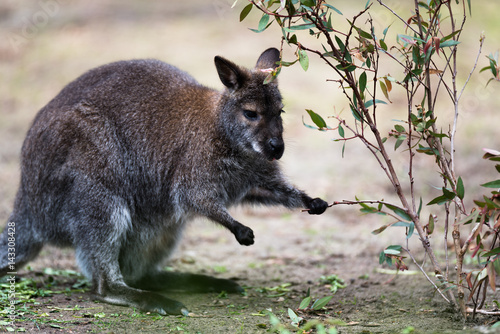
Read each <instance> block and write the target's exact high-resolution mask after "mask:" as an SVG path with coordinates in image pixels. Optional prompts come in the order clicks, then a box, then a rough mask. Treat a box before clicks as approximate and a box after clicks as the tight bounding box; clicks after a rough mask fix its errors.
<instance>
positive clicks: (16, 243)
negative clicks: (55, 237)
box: [0, 213, 43, 277]
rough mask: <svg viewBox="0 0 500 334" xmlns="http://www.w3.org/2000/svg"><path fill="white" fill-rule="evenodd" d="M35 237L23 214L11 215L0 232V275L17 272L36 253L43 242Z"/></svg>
mask: <svg viewBox="0 0 500 334" xmlns="http://www.w3.org/2000/svg"><path fill="white" fill-rule="evenodd" d="M36 237H37V233H35V232H34V231H32V228H31V226H30V225H29V221H28V220H27V219H26V218H24V217H23V215H18V214H16V213H13V214H12V215H11V217H10V219H9V220H8V221H7V224H6V225H5V228H4V230H3V232H2V233H1V234H0V254H1V258H0V277H2V276H5V275H6V274H7V273H9V272H17V271H18V270H19V269H21V268H22V267H23V266H24V265H25V264H26V263H27V262H29V261H31V260H33V259H34V258H35V257H36V256H37V255H38V253H39V252H40V250H41V249H42V247H43V242H42V241H40V240H36Z"/></svg>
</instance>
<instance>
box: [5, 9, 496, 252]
mask: <svg viewBox="0 0 500 334" xmlns="http://www.w3.org/2000/svg"><path fill="white" fill-rule="evenodd" d="M233 2H234V0H189V1H139V0H85V1H84V0H36V1H34V0H33V1H31V0H3V1H2V2H1V3H0V34H1V35H0V185H1V186H0V220H1V221H2V224H4V222H5V221H6V220H7V219H8V215H9V213H10V210H11V209H12V203H13V199H14V196H15V192H16V191H17V185H18V180H19V152H20V150H21V145H22V142H23V139H24V136H25V134H26V131H27V130H28V128H29V126H30V124H31V122H32V120H33V118H34V116H35V114H36V113H37V111H38V110H39V109H40V108H41V107H43V106H44V105H45V104H46V103H47V102H48V101H49V100H50V99H51V98H53V97H54V96H55V95H56V94H57V93H58V92H59V91H60V90H61V89H62V87H63V86H64V85H66V84H67V83H68V82H70V81H71V80H73V79H75V78H76V77H77V76H79V75H80V74H82V73H83V72H85V71H87V70H89V69H91V68H93V67H96V66H99V65H102V64H105V63H108V62H112V61H116V60H123V59H134V58H157V59H160V60H163V61H165V62H168V63H170V64H173V65H175V66H177V67H179V68H181V69H183V70H185V71H187V72H189V73H190V74H191V75H192V76H194V77H195V78H197V79H198V80H199V81H200V82H201V83H202V84H205V85H208V86H210V87H214V88H216V89H222V84H221V83H220V81H219V79H218V76H217V73H216V71H215V67H214V65H213V58H214V56H215V55H221V56H224V57H226V58H228V59H230V60H233V61H234V62H236V63H238V64H240V65H243V66H247V67H253V65H254V64H255V62H256V60H257V58H258V56H259V55H260V53H261V52H262V51H263V50H265V49H266V48H268V47H271V46H274V47H278V48H279V46H280V40H281V31H280V30H279V29H278V27H277V26H275V25H273V26H271V27H270V28H269V29H268V30H266V31H265V32H262V33H259V34H257V33H254V32H252V31H250V30H249V28H256V27H257V23H258V20H259V18H260V13H258V11H257V10H255V9H254V10H253V11H252V12H251V14H250V15H249V17H247V19H246V20H245V21H243V22H242V23H240V22H239V13H240V11H241V9H242V8H243V7H244V6H246V5H247V4H248V2H247V1H245V0H239V1H237V3H236V4H235V5H234V7H233V8H232V5H233ZM406 2H408V4H406ZM406 2H404V1H396V0H388V1H385V3H386V4H387V5H388V6H390V7H392V8H393V9H394V10H396V11H397V12H398V14H399V15H401V16H402V17H403V18H404V19H407V18H408V17H410V16H411V15H412V14H411V12H410V10H409V8H405V6H406V5H411V3H412V2H411V1H406ZM331 3H332V4H333V5H334V6H335V7H336V8H338V9H339V10H341V11H342V12H343V14H344V16H340V15H337V16H334V20H335V21H334V26H338V27H344V26H345V25H346V22H345V20H346V19H347V18H351V17H352V15H354V14H356V13H357V12H359V11H360V10H361V9H363V8H364V5H365V3H366V1H346V0H342V1H332V2H331ZM472 3H473V7H472V17H470V18H469V19H468V21H467V23H466V26H465V28H464V32H463V33H462V38H461V41H462V45H461V48H460V52H462V53H461V55H460V56H459V57H460V68H459V69H458V70H459V73H460V76H459V87H461V85H463V83H464V82H465V80H466V78H467V75H468V73H469V71H470V69H471V68H472V66H473V64H474V62H475V59H476V53H477V50H478V46H479V38H480V35H481V33H482V32H484V33H485V35H486V41H485V44H484V46H483V52H482V54H481V56H480V57H479V63H478V69H477V70H476V73H475V75H474V76H473V78H472V79H471V81H470V82H469V85H468V87H467V89H466V91H465V93H464V96H463V98H462V102H463V103H462V106H461V110H460V119H459V123H458V133H457V144H456V149H457V152H456V154H457V163H456V165H457V175H461V176H462V178H463V179H464V183H465V186H466V200H467V201H468V202H467V203H468V206H467V207H468V209H471V208H472V205H471V203H472V202H471V201H472V199H474V198H478V197H480V196H481V194H488V193H489V191H488V190H486V191H485V190H484V189H481V188H480V187H479V186H478V184H480V183H485V182H487V181H490V180H492V179H494V178H495V177H496V175H495V174H496V172H495V170H494V166H493V165H492V164H491V163H489V162H487V161H484V160H482V159H481V157H482V155H483V152H482V150H481V149H482V148H483V147H488V148H492V149H497V150H499V149H500V136H499V126H500V110H499V107H500V94H499V93H500V90H499V88H500V86H499V83H498V82H491V83H490V84H489V85H488V86H487V87H486V82H487V81H488V79H489V77H490V75H489V73H486V72H483V73H479V71H478V70H479V69H480V68H481V67H483V66H487V65H488V61H487V59H486V56H487V55H488V54H489V53H494V52H495V51H496V50H497V49H498V48H500V23H499V22H500V21H499V20H498V14H497V13H498V8H499V5H498V4H497V3H496V2H494V1H472ZM372 16H373V18H374V23H375V28H376V29H378V30H377V31H379V32H380V31H381V30H382V29H383V28H384V27H387V26H389V25H391V24H392V25H391V28H390V30H389V35H391V34H392V35H393V36H395V35H396V33H405V31H404V28H403V26H402V24H401V22H399V21H398V20H397V19H396V18H394V17H393V16H391V15H390V13H389V12H388V11H387V9H385V8H383V7H382V6H380V5H379V4H378V3H374V4H373V12H372ZM362 23H363V24H364V23H365V22H364V21H363V22H362ZM305 34H307V33H305ZM306 40H308V39H306ZM310 41H311V43H317V42H315V41H314V40H310ZM317 45H319V44H316V45H314V46H317ZM318 48H320V46H318ZM294 51H295V48H289V47H287V46H285V60H287V61H292V60H294V59H295V56H294ZM384 70H385V71H387V73H391V75H393V76H401V73H400V72H401V70H400V69H397V68H386V69H384ZM387 73H381V75H384V74H387ZM328 79H336V78H335V76H334V73H332V72H331V71H329V70H328V68H327V67H326V66H325V65H324V64H323V63H322V61H321V60H319V59H317V58H315V57H314V56H310V66H309V70H308V71H307V72H304V71H303V70H302V69H301V68H300V66H298V64H297V66H294V67H291V68H284V69H283V71H282V73H281V74H280V77H279V83H280V87H281V91H282V94H283V96H284V100H285V105H286V107H285V110H286V113H285V114H284V121H285V132H286V134H285V135H286V144H287V149H286V153H285V156H284V158H283V162H282V163H283V168H284V170H285V172H286V174H287V175H288V176H289V178H290V179H291V180H292V181H293V183H295V184H297V185H298V186H299V187H301V188H303V189H304V190H306V191H307V192H309V193H310V194H311V195H313V196H321V197H323V198H325V199H327V200H328V201H329V202H333V201H334V200H342V199H354V196H356V195H357V196H358V197H359V198H363V199H382V198H385V199H388V198H392V195H391V191H392V187H391V185H390V184H389V182H388V181H387V179H386V177H385V175H384V174H383V172H382V171H381V170H380V168H378V165H377V163H376V161H375V160H374V159H373V157H372V156H370V155H369V154H368V152H367V151H366V149H364V147H363V146H362V145H361V144H360V143H357V142H354V141H353V142H348V143H347V146H346V151H345V157H344V158H342V153H341V151H342V144H341V143H337V142H333V141H332V139H335V138H337V136H338V134H337V132H336V131H331V132H318V131H314V130H311V129H307V128H306V127H304V126H303V124H302V118H304V120H305V121H307V122H308V123H311V122H310V121H309V119H308V117H307V113H306V112H305V109H306V108H307V109H312V110H314V111H315V112H317V113H319V114H321V115H322V116H323V117H324V118H325V119H327V117H328V116H331V115H336V114H338V113H341V112H342V111H344V114H345V115H346V117H349V115H350V112H349V110H348V104H347V103H346V101H345V100H344V99H343V98H342V94H341V91H340V89H339V88H338V84H337V83H334V82H328V81H327V80H328ZM445 98H446V97H444V98H443V99H445ZM391 100H392V103H390V104H388V105H386V106H383V107H380V109H378V110H379V112H380V114H381V115H382V118H384V119H385V120H387V121H388V122H387V124H381V127H382V129H385V130H386V131H387V130H389V129H390V128H392V127H393V126H394V122H392V121H390V120H391V119H404V118H405V116H404V115H405V111H406V104H405V103H406V100H405V96H404V92H403V90H401V89H398V88H397V87H395V88H394V90H393V91H392V93H391ZM445 102H447V101H445ZM450 108H451V107H450V105H449V104H446V103H444V104H443V109H442V110H440V111H439V112H438V119H439V121H445V119H446V118H447V117H449V116H450V115H452V111H453V110H451V109H450ZM386 115H391V116H389V117H386ZM327 121H328V122H329V124H330V125H331V126H332V127H333V126H336V123H335V121H334V120H333V119H327ZM443 124H447V123H443ZM447 130H448V129H447V126H446V127H445V128H443V131H445V132H446V131H447ZM392 145H393V144H389V147H392ZM403 146H404V145H403ZM390 151H391V152H392V148H391V149H390ZM401 152H402V149H401V148H400V149H399V150H398V151H397V152H395V153H394V154H393V155H394V161H395V162H396V165H397V168H398V173H399V174H400V175H401V177H402V178H405V175H406V174H407V168H408V166H407V165H405V160H406V156H405V154H404V153H401ZM415 164H416V168H418V169H419V170H420V172H419V173H418V175H416V182H417V183H418V185H419V189H420V191H421V192H422V193H423V194H424V195H425V196H427V197H426V198H424V203H426V202H428V201H430V199H432V198H434V197H436V196H437V195H439V192H438V191H437V190H435V189H434V188H432V186H433V185H439V184H440V177H439V174H438V172H437V169H436V168H435V166H434V164H433V159H432V157H428V156H423V157H418V159H416V161H415ZM405 182H406V179H405ZM272 212H275V211H272ZM283 212H284V211H281V212H280V214H279V215H278V216H275V217H274V218H273V219H282V218H283V217H284V215H285V214H284V213H283ZM241 214H245V212H243V213H241ZM254 215H255V214H254ZM270 215H271V217H273V216H272V213H271V211H264V213H263V214H262V217H270ZM307 216H308V215H307ZM262 217H260V218H259V219H260V220H264V221H266V219H268V218H266V219H263V218H262ZM294 217H299V218H296V219H298V220H303V219H307V222H306V223H305V224H308V225H307V226H308V227H309V228H313V226H314V224H315V223H314V221H312V220H311V219H310V218H309V217H305V215H304V214H300V213H297V214H294ZM304 217H305V218H304ZM322 219H323V220H322V221H323V222H324V224H325V226H330V227H331V228H332V229H334V232H335V233H338V232H340V231H343V232H344V233H346V235H347V234H348V233H349V232H348V231H347V230H346V227H347V228H348V229H351V228H354V229H355V234H356V235H361V237H362V238H368V240H373V238H377V237H373V236H371V235H370V231H371V230H373V228H374V227H376V226H378V225H381V223H380V220H379V218H377V221H378V223H370V222H371V221H372V218H370V217H366V216H365V217H361V216H360V215H359V214H358V212H357V209H355V208H350V207H336V208H335V209H330V210H329V211H328V212H327V214H326V215H325V217H323V218H322ZM364 222H367V223H366V224H365V223H364ZM256 224H257V223H256ZM283 226H284V225H283V224H279V223H278V225H277V226H276V227H275V229H277V230H281V232H280V231H274V232H275V234H272V235H275V236H276V235H279V234H280V233H283V232H282V230H283ZM301 226H303V225H301ZM254 228H257V229H259V227H255V226H254ZM268 228H269V227H266V226H265V225H264V226H263V227H262V234H265V233H264V231H267V230H268ZM334 232H332V233H334ZM292 233H293V232H292ZM399 233H401V230H399ZM226 234H227V233H226ZM224 235H225V234H224ZM257 235H259V232H258V233H257ZM225 236H226V237H227V238H231V236H227V235H225ZM324 237H325V236H324ZM370 238H371V239H370ZM387 238H392V237H391V236H390V234H389V235H388V236H387ZM399 238H400V240H404V233H403V236H402V237H401V234H400V235H399ZM414 239H416V238H414ZM271 240H272V238H271ZM339 240H340V239H339ZM342 240H344V241H346V240H349V238H348V237H343V238H342ZM370 242H371V241H370ZM370 242H368V243H367V244H369V243H370ZM384 242H385V241H384ZM394 242H397V240H396V241H394ZM394 242H393V241H391V243H394ZM231 246H232V247H234V244H233V243H232V241H231ZM269 247H271V246H269ZM325 247H326V246H325ZM328 247H333V246H331V245H330V246H328ZM364 247H365V246H363V245H361V246H359V251H360V252H361V251H362V250H363V249H364ZM378 249H379V250H380V248H378Z"/></svg>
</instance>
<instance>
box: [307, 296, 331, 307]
mask: <svg viewBox="0 0 500 334" xmlns="http://www.w3.org/2000/svg"><path fill="white" fill-rule="evenodd" d="M332 298H333V296H326V297H323V298H321V299H317V300H316V301H315V302H314V304H312V306H311V309H313V310H321V309H322V308H323V307H325V306H326V304H328V302H329V301H330V300H331V299H332Z"/></svg>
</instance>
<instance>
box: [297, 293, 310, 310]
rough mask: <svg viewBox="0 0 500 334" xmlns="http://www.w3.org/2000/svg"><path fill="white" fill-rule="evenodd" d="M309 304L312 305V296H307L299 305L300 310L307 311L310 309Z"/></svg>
mask: <svg viewBox="0 0 500 334" xmlns="http://www.w3.org/2000/svg"><path fill="white" fill-rule="evenodd" d="M309 304H311V296H307V297H306V298H304V299H302V301H301V302H300V305H299V309H300V310H305V309H306V308H308V307H309Z"/></svg>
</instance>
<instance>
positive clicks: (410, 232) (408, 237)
mask: <svg viewBox="0 0 500 334" xmlns="http://www.w3.org/2000/svg"><path fill="white" fill-rule="evenodd" d="M414 230H415V223H414V222H411V223H410V226H408V233H407V234H406V239H410V238H411V236H412V235H413V231H414Z"/></svg>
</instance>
